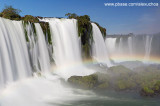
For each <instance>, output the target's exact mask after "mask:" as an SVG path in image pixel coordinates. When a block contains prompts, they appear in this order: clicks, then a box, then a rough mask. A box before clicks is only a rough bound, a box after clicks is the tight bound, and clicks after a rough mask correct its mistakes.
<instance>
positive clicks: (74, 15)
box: [65, 13, 78, 19]
mask: <svg viewBox="0 0 160 106" xmlns="http://www.w3.org/2000/svg"><path fill="white" fill-rule="evenodd" d="M65 16H67V17H68V18H69V19H72V18H74V19H77V17H78V16H77V14H75V13H67V14H65Z"/></svg>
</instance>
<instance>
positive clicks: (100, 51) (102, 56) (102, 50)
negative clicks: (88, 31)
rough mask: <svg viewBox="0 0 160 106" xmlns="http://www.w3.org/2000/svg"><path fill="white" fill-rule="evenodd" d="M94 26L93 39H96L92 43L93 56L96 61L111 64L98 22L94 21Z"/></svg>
mask: <svg viewBox="0 0 160 106" xmlns="http://www.w3.org/2000/svg"><path fill="white" fill-rule="evenodd" d="M92 27H93V40H94V41H93V44H92V56H93V58H94V59H95V60H96V61H98V62H100V63H105V64H107V65H108V66H111V63H110V60H109V57H108V52H107V47H106V45H105V42H104V39H103V37H102V33H101V31H100V30H99V28H98V26H97V25H96V24H94V23H92Z"/></svg>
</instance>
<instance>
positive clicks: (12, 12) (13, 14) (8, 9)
mask: <svg viewBox="0 0 160 106" xmlns="http://www.w3.org/2000/svg"><path fill="white" fill-rule="evenodd" d="M20 12H21V10H19V9H15V8H13V7H12V6H5V8H4V9H3V10H2V12H1V13H0V16H1V17H4V18H7V19H12V20H13V19H14V20H19V19H20V18H21V16H20V15H19V13H20Z"/></svg>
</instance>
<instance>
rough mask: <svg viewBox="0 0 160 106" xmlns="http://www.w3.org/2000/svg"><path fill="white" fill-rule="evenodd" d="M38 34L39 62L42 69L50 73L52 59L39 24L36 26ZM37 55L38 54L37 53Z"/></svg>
mask: <svg viewBox="0 0 160 106" xmlns="http://www.w3.org/2000/svg"><path fill="white" fill-rule="evenodd" d="M35 28H36V33H37V36H38V41H37V43H38V61H39V64H40V69H41V71H43V72H49V70H50V59H49V53H48V49H47V45H46V41H45V37H44V34H43V31H42V28H41V26H40V24H39V23H37V24H35ZM36 53H37V52H36Z"/></svg>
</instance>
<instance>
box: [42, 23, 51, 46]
mask: <svg viewBox="0 0 160 106" xmlns="http://www.w3.org/2000/svg"><path fill="white" fill-rule="evenodd" d="M40 25H41V28H42V30H43V33H44V35H45V36H47V40H48V43H49V44H52V38H51V32H50V27H49V23H48V22H40Z"/></svg>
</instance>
